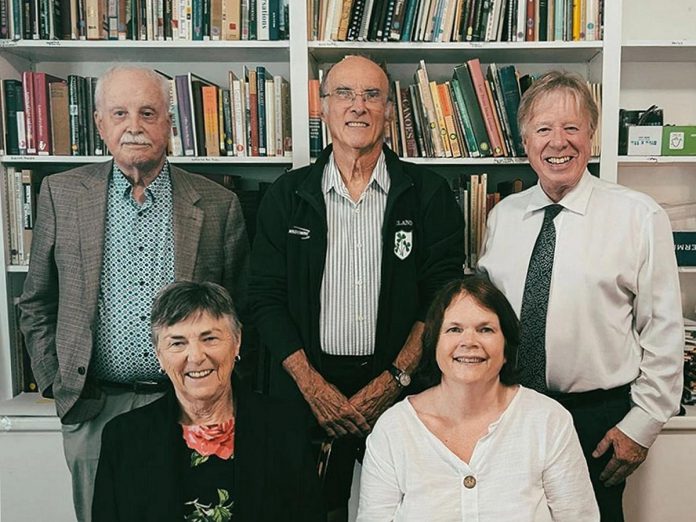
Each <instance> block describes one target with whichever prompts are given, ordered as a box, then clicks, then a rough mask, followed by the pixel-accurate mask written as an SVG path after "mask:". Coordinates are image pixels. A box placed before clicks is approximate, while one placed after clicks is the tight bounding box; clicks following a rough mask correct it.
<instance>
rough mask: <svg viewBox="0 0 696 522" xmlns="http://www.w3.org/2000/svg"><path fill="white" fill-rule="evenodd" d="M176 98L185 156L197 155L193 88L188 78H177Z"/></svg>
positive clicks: (183, 76)
mask: <svg viewBox="0 0 696 522" xmlns="http://www.w3.org/2000/svg"><path fill="white" fill-rule="evenodd" d="M175 81H176V98H177V102H178V105H179V123H180V124H181V143H182V146H183V150H184V156H195V155H196V144H195V142H194V137H193V118H192V111H191V88H190V85H189V81H188V77H187V76H186V75H180V76H176V77H175Z"/></svg>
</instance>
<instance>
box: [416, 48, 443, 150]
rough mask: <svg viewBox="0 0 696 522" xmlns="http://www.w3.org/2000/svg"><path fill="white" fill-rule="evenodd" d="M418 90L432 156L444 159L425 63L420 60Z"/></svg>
mask: <svg viewBox="0 0 696 522" xmlns="http://www.w3.org/2000/svg"><path fill="white" fill-rule="evenodd" d="M416 76H417V78H416V79H417V83H418V90H419V92H420V101H421V106H422V107H423V113H424V115H425V121H426V122H427V125H428V128H429V129H430V143H431V144H432V146H433V154H434V156H435V157H436V158H444V157H445V149H444V146H443V144H442V140H441V138H440V128H439V126H438V122H437V114H436V113H435V105H434V101H433V98H432V96H431V94H430V82H429V81H428V73H427V71H426V70H425V62H424V61H423V60H421V63H420V67H419V68H418V70H417V71H416Z"/></svg>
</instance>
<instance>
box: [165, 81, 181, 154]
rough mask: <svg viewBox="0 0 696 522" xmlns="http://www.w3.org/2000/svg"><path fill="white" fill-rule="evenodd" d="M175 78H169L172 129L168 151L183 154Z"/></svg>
mask: <svg viewBox="0 0 696 522" xmlns="http://www.w3.org/2000/svg"><path fill="white" fill-rule="evenodd" d="M176 91H177V87H176V79H170V80H169V114H171V118H172V131H171V134H170V136H169V152H170V154H171V155H172V156H183V155H184V145H183V143H182V140H181V118H180V116H179V97H178V95H177V92H176Z"/></svg>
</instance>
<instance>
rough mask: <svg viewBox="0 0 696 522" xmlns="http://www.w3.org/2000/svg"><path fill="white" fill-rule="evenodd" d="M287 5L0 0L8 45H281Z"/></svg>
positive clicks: (271, 0) (285, 1) (0, 25)
mask: <svg viewBox="0 0 696 522" xmlns="http://www.w3.org/2000/svg"><path fill="white" fill-rule="evenodd" d="M288 9H289V0H0V38H4V39H12V40H20V39H25V40H32V39H34V40H53V39H61V40H85V39H86V40H285V39H287V38H288V30H289V24H288Z"/></svg>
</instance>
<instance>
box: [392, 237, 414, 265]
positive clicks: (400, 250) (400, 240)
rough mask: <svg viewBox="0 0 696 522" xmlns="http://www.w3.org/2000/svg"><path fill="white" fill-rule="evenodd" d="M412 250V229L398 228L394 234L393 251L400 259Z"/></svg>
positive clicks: (404, 257)
mask: <svg viewBox="0 0 696 522" xmlns="http://www.w3.org/2000/svg"><path fill="white" fill-rule="evenodd" d="M411 250H413V231H411V230H408V231H406V230H399V231H397V232H396V233H395V234H394V253H395V254H396V257H398V258H399V259H401V260H402V261H403V260H404V259H406V258H407V257H408V255H409V254H410V253H411Z"/></svg>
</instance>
